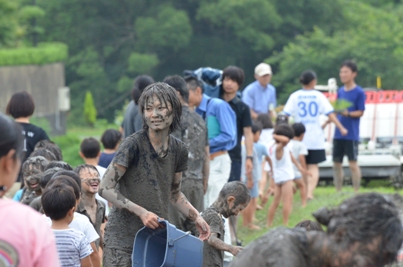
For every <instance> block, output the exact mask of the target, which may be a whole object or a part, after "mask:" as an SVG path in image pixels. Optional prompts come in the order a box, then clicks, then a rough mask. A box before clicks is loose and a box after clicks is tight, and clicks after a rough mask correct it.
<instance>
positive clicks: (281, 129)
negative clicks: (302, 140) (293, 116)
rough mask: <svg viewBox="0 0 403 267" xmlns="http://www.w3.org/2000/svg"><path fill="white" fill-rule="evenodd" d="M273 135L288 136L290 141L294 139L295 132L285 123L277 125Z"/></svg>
mask: <svg viewBox="0 0 403 267" xmlns="http://www.w3.org/2000/svg"><path fill="white" fill-rule="evenodd" d="M273 133H274V134H277V135H282V136H286V137H288V138H289V139H290V140H291V139H293V138H294V131H293V130H292V128H291V126H290V125H288V124H284V123H282V124H279V125H276V128H274V132H273Z"/></svg>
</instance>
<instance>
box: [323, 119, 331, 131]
mask: <svg viewBox="0 0 403 267" xmlns="http://www.w3.org/2000/svg"><path fill="white" fill-rule="evenodd" d="M329 123H330V120H326V121H325V122H324V123H323V124H322V129H325V128H326V126H327V125H328V124H329Z"/></svg>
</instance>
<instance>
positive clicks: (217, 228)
mask: <svg viewBox="0 0 403 267" xmlns="http://www.w3.org/2000/svg"><path fill="white" fill-rule="evenodd" d="M202 217H203V219H204V220H205V221H206V222H207V224H208V225H209V226H210V231H211V233H216V234H217V237H218V238H219V239H221V240H222V241H224V221H223V219H222V217H221V214H219V213H218V212H217V211H215V210H214V209H213V208H211V207H209V208H207V209H206V210H205V211H203V213H202ZM223 264H224V251H221V250H217V249H215V248H213V247H212V246H210V245H209V243H208V241H204V247H203V266H209V267H222V266H223ZM245 266H246V265H245Z"/></svg>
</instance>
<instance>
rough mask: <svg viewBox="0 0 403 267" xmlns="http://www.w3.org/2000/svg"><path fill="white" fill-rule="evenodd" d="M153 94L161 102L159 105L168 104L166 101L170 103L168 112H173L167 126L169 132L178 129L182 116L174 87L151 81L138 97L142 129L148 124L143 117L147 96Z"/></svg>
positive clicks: (150, 96)
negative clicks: (170, 121)
mask: <svg viewBox="0 0 403 267" xmlns="http://www.w3.org/2000/svg"><path fill="white" fill-rule="evenodd" d="M154 95H155V96H156V97H157V98H158V100H159V101H160V102H161V105H165V106H168V103H170V104H171V110H170V112H172V113H173V120H172V124H171V125H170V127H169V133H172V132H174V131H175V130H177V129H179V127H180V122H181V116H182V104H181V102H180V101H179V98H178V96H177V95H176V92H175V89H173V88H172V87H171V86H169V85H168V84H166V83H161V82H158V83H153V84H151V85H149V86H147V88H146V89H144V92H143V94H142V95H141V97H140V100H139V108H140V111H141V113H142V117H143V129H144V130H148V125H147V123H146V121H145V117H144V110H145V108H146V104H147V100H148V99H149V98H152V97H153V96H154Z"/></svg>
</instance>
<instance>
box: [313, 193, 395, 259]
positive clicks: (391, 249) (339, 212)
mask: <svg viewBox="0 0 403 267" xmlns="http://www.w3.org/2000/svg"><path fill="white" fill-rule="evenodd" d="M313 216H314V217H315V218H316V220H317V221H318V222H319V223H320V224H322V225H325V226H327V233H329V234H332V235H334V236H335V237H336V239H335V241H336V242H339V243H342V242H343V243H345V242H347V243H348V244H352V243H354V242H362V243H370V242H371V241H372V240H373V239H375V238H377V237H381V238H382V240H381V243H380V244H379V246H378V247H379V248H377V251H374V252H378V249H379V255H382V257H379V259H378V261H381V262H379V264H376V265H374V266H384V265H385V264H387V263H390V262H393V261H394V260H395V259H396V256H397V252H398V250H399V249H400V247H401V245H402V242H403V228H402V223H401V221H400V218H399V212H398V210H397V208H396V205H395V204H394V203H393V201H391V200H388V199H387V198H385V197H384V196H382V195H381V194H378V193H367V194H360V195H357V196H355V197H352V198H349V199H347V200H345V201H344V202H343V203H342V204H340V205H339V207H337V208H334V209H327V208H321V209H319V210H318V211H316V212H315V213H314V214H313Z"/></svg>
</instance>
